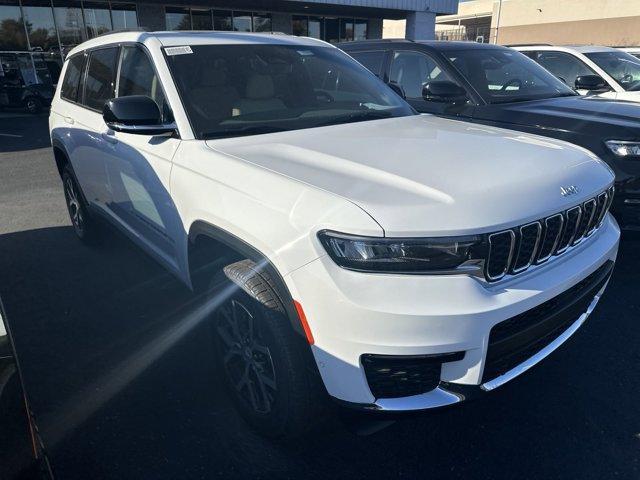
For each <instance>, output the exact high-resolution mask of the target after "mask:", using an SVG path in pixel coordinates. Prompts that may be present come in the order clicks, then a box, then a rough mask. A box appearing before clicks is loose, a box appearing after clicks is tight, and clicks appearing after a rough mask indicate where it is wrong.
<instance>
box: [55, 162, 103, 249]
mask: <svg viewBox="0 0 640 480" xmlns="http://www.w3.org/2000/svg"><path fill="white" fill-rule="evenodd" d="M62 185H63V188H64V198H65V201H66V204H67V211H68V212H69V218H70V219H71V224H72V226H73V231H74V232H75V234H76V236H77V237H78V238H79V239H80V240H81V241H82V242H83V243H86V244H94V243H95V242H96V240H97V237H98V235H97V232H96V229H97V226H96V224H95V222H94V221H93V218H92V217H91V216H90V214H89V210H88V208H87V203H86V201H85V200H84V196H83V195H82V191H81V190H80V187H79V186H78V182H76V179H75V176H74V175H73V172H72V171H71V167H70V166H69V165H68V164H67V165H66V166H65V167H64V170H63V171H62Z"/></svg>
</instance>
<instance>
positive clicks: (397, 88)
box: [387, 82, 407, 100]
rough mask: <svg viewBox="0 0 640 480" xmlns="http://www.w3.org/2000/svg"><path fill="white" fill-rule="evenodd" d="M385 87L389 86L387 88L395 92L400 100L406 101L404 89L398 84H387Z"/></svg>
mask: <svg viewBox="0 0 640 480" xmlns="http://www.w3.org/2000/svg"><path fill="white" fill-rule="evenodd" d="M387 85H389V88H390V89H391V90H393V91H394V92H396V93H397V94H398V95H399V96H400V97H401V98H403V99H404V100H406V99H407V94H406V93H405V92H404V88H402V85H400V84H399V83H398V82H389V83H387Z"/></svg>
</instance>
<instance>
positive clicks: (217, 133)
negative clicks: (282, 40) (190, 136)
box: [165, 44, 415, 139]
mask: <svg viewBox="0 0 640 480" xmlns="http://www.w3.org/2000/svg"><path fill="white" fill-rule="evenodd" d="M181 48H184V47H181ZM174 51H175V50H172V49H171V48H169V49H166V50H165V55H166V58H167V61H168V63H169V67H170V69H171V72H172V75H173V77H174V80H175V82H176V85H177V88H178V90H179V92H180V95H181V97H182V101H183V103H184V106H185V109H186V111H187V114H188V116H189V119H190V121H191V125H192V127H193V129H194V133H195V135H196V138H200V139H207V138H224V137H231V136H238V135H255V134H259V133H271V132H278V131H285V130H297V129H302V128H311V127H318V126H323V125H333V124H339V123H349V122H357V121H364V120H373V119H379V118H389V117H397V116H405V115H413V114H415V112H414V111H413V109H412V108H411V107H410V106H409V105H408V104H407V103H406V102H405V101H404V100H402V99H401V98H400V97H398V96H397V95H396V94H395V93H394V92H393V91H392V90H391V89H390V88H389V87H387V86H386V85H385V84H384V83H383V82H382V81H381V80H379V79H378V78H377V77H376V76H375V75H373V74H372V73H370V72H369V71H368V70H367V69H365V68H364V67H362V66H361V65H360V64H358V63H357V62H355V61H354V60H352V59H351V58H350V57H349V56H347V55H346V54H344V53H343V52H341V51H340V50H338V49H336V48H332V47H308V46H301V45H291V46H290V45H276V44H269V45H264V44H260V45H258V44H243V45H199V46H191V47H186V48H185V51H188V52H192V53H187V54H182V55H171V53H173V52H174Z"/></svg>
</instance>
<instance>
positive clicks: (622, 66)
mask: <svg viewBox="0 0 640 480" xmlns="http://www.w3.org/2000/svg"><path fill="white" fill-rule="evenodd" d="M585 55H586V56H587V57H588V58H589V60H591V61H592V62H593V63H595V64H596V65H598V66H599V67H600V68H601V69H603V70H604V71H605V72H607V74H608V75H609V76H610V77H613V79H614V80H615V81H616V82H618V84H620V86H621V87H622V88H624V89H625V90H627V91H630V92H633V91H640V59H638V58H636V57H634V56H633V55H630V54H628V53H626V52H594V53H585Z"/></svg>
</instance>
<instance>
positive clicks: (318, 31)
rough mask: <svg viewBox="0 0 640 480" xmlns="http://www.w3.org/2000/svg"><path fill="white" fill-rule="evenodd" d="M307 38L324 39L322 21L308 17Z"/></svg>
mask: <svg viewBox="0 0 640 480" xmlns="http://www.w3.org/2000/svg"><path fill="white" fill-rule="evenodd" d="M307 36H308V37H311V38H324V19H322V18H317V17H309V22H308V30H307Z"/></svg>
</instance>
